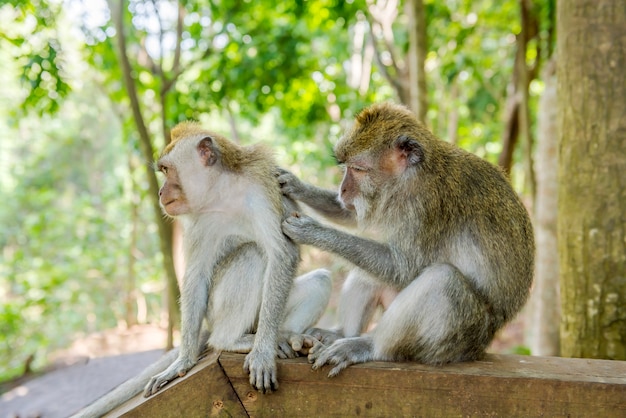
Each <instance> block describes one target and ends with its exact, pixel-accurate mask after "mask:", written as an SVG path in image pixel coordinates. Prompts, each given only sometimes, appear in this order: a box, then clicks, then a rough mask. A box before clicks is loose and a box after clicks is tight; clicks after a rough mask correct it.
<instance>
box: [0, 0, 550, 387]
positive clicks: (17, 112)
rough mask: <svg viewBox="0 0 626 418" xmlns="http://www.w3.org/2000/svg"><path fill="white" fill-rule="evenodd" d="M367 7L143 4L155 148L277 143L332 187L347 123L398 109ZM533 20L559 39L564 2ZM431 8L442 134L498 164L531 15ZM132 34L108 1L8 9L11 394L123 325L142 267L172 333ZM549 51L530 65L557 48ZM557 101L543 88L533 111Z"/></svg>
mask: <svg viewBox="0 0 626 418" xmlns="http://www.w3.org/2000/svg"><path fill="white" fill-rule="evenodd" d="M110 3H111V4H118V2H117V1H115V2H114V1H111V2H110ZM367 4H368V2H366V1H365V0H352V1H339V0H308V1H303V0H297V1H293V2H274V1H271V2H270V1H268V0H259V1H239V0H214V1H208V2H207V1H200V0H198V1H194V0H185V1H180V3H178V2H175V1H171V0H152V1H142V0H131V1H130V2H128V3H127V6H128V7H127V8H125V9H124V22H125V35H126V37H127V47H128V55H129V57H130V59H131V64H132V66H133V77H134V79H135V80H136V82H137V86H138V93H139V95H140V99H141V102H142V103H141V104H142V110H143V113H144V115H145V118H146V121H147V123H148V126H149V128H150V131H151V132H152V133H153V136H154V143H155V145H156V148H157V149H158V148H160V146H161V145H162V144H163V141H164V140H165V138H163V131H162V129H161V127H162V126H169V127H171V126H172V125H174V124H175V123H177V122H179V121H182V120H186V119H197V120H200V121H201V122H202V123H203V124H205V125H207V126H208V127H210V128H211V129H214V130H218V131H222V132H224V133H225V134H226V135H227V136H229V137H238V138H240V139H241V141H242V142H245V143H249V142H257V141H265V142H268V143H269V144H271V145H272V146H273V147H274V149H275V150H276V153H277V156H278V158H279V160H280V162H281V164H284V165H287V166H290V167H292V169H294V171H296V172H297V173H298V174H300V175H303V176H304V177H306V178H307V179H308V180H309V181H311V182H313V183H317V184H321V185H326V186H329V187H332V184H335V183H336V181H337V180H338V175H339V171H338V170H337V169H335V168H334V161H333V158H332V145H333V143H334V142H335V141H336V140H337V138H338V137H339V136H340V135H341V132H342V130H343V129H344V128H345V126H346V124H348V123H349V121H350V120H351V118H352V117H353V116H354V114H355V113H356V112H358V111H359V110H360V109H361V108H363V107H365V106H366V105H367V104H370V103H372V102H375V101H381V100H389V99H392V100H394V99H395V97H394V96H393V95H394V93H393V91H394V90H393V89H392V88H391V87H390V86H389V85H388V82H387V81H386V79H385V77H384V76H383V75H382V72H381V69H380V67H379V65H385V64H380V63H377V62H376V61H375V60H374V61H373V62H372V65H373V66H372V69H371V74H370V77H369V81H368V85H367V88H366V89H365V90H359V89H357V88H355V87H354V86H353V85H351V84H350V83H349V82H348V80H349V74H350V72H351V71H354V68H352V67H351V58H352V57H353V56H354V55H355V54H364V49H359V48H357V47H355V42H354V39H355V31H356V30H355V28H356V25H357V22H359V21H360V22H363V21H364V20H363V19H362V16H363V13H366V11H367ZM534 4H535V5H536V7H537V8H539V9H540V10H539V11H538V14H539V15H540V16H542V26H541V27H542V28H543V30H544V31H546V30H547V29H546V27H548V26H549V25H550V19H549V16H551V10H553V8H554V0H543V1H535V2H534ZM425 5H426V10H427V22H428V42H429V53H428V56H427V62H426V69H427V77H428V88H429V103H430V107H429V112H428V118H429V120H428V122H429V125H430V126H431V128H432V129H433V130H434V131H435V132H436V133H437V134H438V135H440V136H441V137H443V138H445V137H446V136H447V135H448V133H449V132H450V128H449V126H450V121H451V117H452V115H453V113H455V114H456V117H458V123H457V124H456V125H455V126H456V128H455V130H454V132H455V134H456V136H458V142H459V144H460V145H461V146H462V147H465V148H467V149H469V150H471V151H473V152H476V153H477V154H479V155H481V156H484V157H486V158H488V159H490V160H492V161H495V160H496V159H497V155H498V153H499V152H500V150H501V143H500V137H501V132H502V129H503V124H502V116H501V114H502V110H503V109H502V106H503V103H504V98H505V96H506V87H507V84H508V83H509V82H510V78H511V71H512V65H513V56H514V52H515V35H516V34H517V33H518V32H519V31H520V23H519V4H518V1H517V0H503V1H499V2H497V3H496V2H495V1H494V0H445V1H435V0H425ZM179 13H181V14H180V16H181V19H182V20H181V22H182V26H181V27H180V36H178V35H177V17H178V15H179ZM406 22H407V19H406V16H405V15H404V13H403V9H400V10H399V15H398V17H397V18H396V21H395V23H394V26H393V31H394V36H395V39H396V42H397V45H396V47H397V48H398V50H399V51H406V50H407V45H406V42H407V39H408V35H407V32H406ZM117 36H118V35H117V33H116V29H115V27H114V24H113V22H112V20H111V12H110V11H109V8H108V4H107V3H105V2H104V1H103V0H100V1H93V0H92V1H89V0H49V1H46V0H21V1H12V2H11V3H10V4H8V3H0V65H1V66H2V68H3V71H2V72H1V73H0V82H1V83H2V85H3V86H5V87H4V88H3V90H2V91H0V132H1V133H0V199H2V201H3V203H4V204H3V205H2V206H0V224H1V225H2V228H1V229H0V257H1V263H0V300H1V301H2V302H1V305H0V364H2V368H1V369H0V380H2V379H6V378H9V377H11V376H15V375H17V374H19V373H20V371H21V368H22V367H23V364H24V362H25V360H26V358H27V357H28V356H29V355H31V354H35V355H36V356H35V357H36V359H37V362H36V366H41V365H42V364H43V363H44V362H45V356H46V354H48V353H50V352H51V351H53V350H54V349H55V348H58V347H62V346H64V345H66V344H67V343H68V342H69V341H71V339H72V338H74V337H75V336H77V335H79V334H80V333H88V332H92V331H95V330H100V329H104V328H107V327H111V326H114V325H115V324H116V323H118V322H120V321H123V319H124V318H125V312H124V307H123V297H121V295H123V294H124V293H125V292H126V291H127V288H126V287H125V286H126V280H127V279H128V276H129V272H128V266H129V265H131V266H132V269H133V271H134V272H135V277H136V281H137V283H136V284H135V286H136V287H137V288H139V289H140V290H141V295H142V296H143V297H145V298H146V300H147V302H148V312H149V313H150V314H149V316H148V317H147V318H146V320H148V321H155V320H157V319H158V315H159V309H160V306H161V305H160V296H161V292H162V289H163V283H162V282H163V280H162V279H163V277H162V273H161V272H160V271H159V265H160V261H159V260H160V255H159V251H158V248H159V246H158V243H157V242H156V240H157V239H158V237H157V234H156V226H155V223H154V219H152V215H151V209H150V203H149V198H150V197H149V196H146V190H147V182H146V179H145V172H144V171H142V170H140V169H139V168H140V167H141V166H142V165H145V164H149V163H151V162H150V161H143V159H142V157H141V156H140V155H141V154H140V153H139V151H138V140H137V135H136V134H135V133H134V130H133V125H132V123H131V119H130V114H131V113H130V110H129V102H128V97H127V96H126V91H125V89H124V86H123V83H122V80H123V77H122V73H121V69H120V66H119V64H118V56H117V52H116V42H117ZM367 36H369V37H370V38H368V39H370V41H371V37H372V36H374V35H373V34H371V33H370V34H368V35H367ZM540 40H541V41H540V42H535V43H532V44H531V46H530V48H529V50H528V51H527V56H528V60H529V62H531V61H533V60H535V59H536V56H537V55H538V54H539V53H540V51H539V49H538V48H539V47H541V48H543V49H542V50H543V51H545V50H546V45H550V42H551V40H550V39H547V38H546V37H545V36H544V37H541V38H540ZM365 42H366V43H367V42H369V41H368V40H367V39H366V41H365ZM453 86H454V88H453ZM540 92H541V83H540V82H539V81H536V82H535V83H534V84H533V85H531V96H536V95H538V94H539V93H540ZM162 105H164V107H163V108H162ZM532 105H533V109H534V106H535V104H534V103H533V104H532ZM163 117H164V118H165V120H162V118H163ZM133 207H136V208H138V212H137V213H138V214H139V216H138V218H136V219H135V218H134V217H133V215H132V213H133ZM133 230H136V231H141V233H139V234H137V242H133V240H132V239H131V235H132V231H133ZM131 261H132V262H134V264H129V263H131Z"/></svg>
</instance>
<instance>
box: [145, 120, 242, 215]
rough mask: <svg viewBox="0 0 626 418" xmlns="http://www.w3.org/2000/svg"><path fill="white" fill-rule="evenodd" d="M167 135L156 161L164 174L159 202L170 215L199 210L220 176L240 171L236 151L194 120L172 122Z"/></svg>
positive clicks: (207, 199) (232, 145)
mask: <svg viewBox="0 0 626 418" xmlns="http://www.w3.org/2000/svg"><path fill="white" fill-rule="evenodd" d="M171 135H172V141H171V142H170V143H169V144H168V145H167V146H166V147H165V148H164V150H163V152H162V153H161V156H160V158H159V160H158V161H157V164H156V167H157V169H158V170H159V171H160V172H161V173H163V175H164V176H165V182H164V183H163V186H162V187H161V189H160V190H159V203H160V205H161V207H162V208H163V211H164V212H165V213H166V214H168V215H170V216H180V215H185V214H190V213H198V212H201V211H202V209H203V207H204V206H206V205H207V203H208V202H209V201H210V199H211V193H212V189H213V188H214V187H215V186H216V184H217V183H218V181H219V178H220V176H221V175H222V174H223V173H224V172H225V171H231V172H237V171H240V170H241V161H240V158H238V156H239V153H240V150H239V149H238V147H237V146H236V145H235V144H233V143H231V142H230V141H228V140H227V139H225V138H223V137H221V136H220V135H218V134H215V133H213V132H210V131H207V130H204V129H202V128H201V127H200V125H199V124H197V123H194V122H183V123H181V124H178V125H176V126H175V127H174V128H173V129H172V132H171ZM214 193H215V192H214Z"/></svg>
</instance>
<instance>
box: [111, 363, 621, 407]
mask: <svg viewBox="0 0 626 418" xmlns="http://www.w3.org/2000/svg"><path fill="white" fill-rule="evenodd" d="M244 357H245V356H244V355H241V354H232V353H222V354H217V353H211V354H209V355H208V356H207V357H206V358H204V359H203V360H202V361H201V362H200V363H199V364H198V365H197V366H196V367H194V368H193V369H192V370H191V371H190V373H189V374H188V375H187V376H185V377H184V378H182V379H177V380H175V381H174V382H172V383H171V384H169V385H168V386H167V387H166V388H164V389H163V390H162V391H161V392H159V393H158V394H157V395H155V396H153V397H151V398H148V399H144V398H143V397H141V396H138V397H136V398H134V399H132V400H131V401H129V402H128V403H126V404H125V405H123V406H122V407H120V408H118V409H116V410H114V411H112V412H111V413H110V414H109V415H107V416H120V415H121V416H124V417H148V416H149V417H170V416H171V417H183V416H184V417H206V416H214V415H228V416H242V417H245V416H254V417H278V416H285V417H295V416H357V415H364V416H387V417H400V416H428V417H449V416H485V415H488V416H502V417H516V416H520V417H522V416H523V417H531V416H550V417H553V416H570V417H590V416H594V417H624V416H626V362H621V361H610V360H589V359H564V358H556V357H529V356H513V355H506V356H505V355H487V357H486V358H485V359H484V360H483V361H477V362H470V363H457V364H450V365H445V366H440V367H436V366H426V365H423V364H418V363H408V362H407V363H381V362H373V363H366V364H360V365H355V366H351V367H349V368H348V369H346V370H344V371H343V372H342V373H341V374H340V375H339V376H337V377H335V378H332V379H331V378H328V377H327V376H326V375H327V373H328V370H329V368H327V367H325V368H324V369H323V370H319V371H314V370H312V369H311V366H310V365H309V364H308V363H307V362H306V360H305V359H302V358H300V359H294V360H279V361H278V373H279V374H278V377H279V382H280V388H279V389H278V391H277V392H275V393H272V394H266V395H263V394H260V393H258V392H256V391H255V390H254V389H252V388H251V386H250V384H249V383H248V376H247V374H246V373H244V371H243V359H244Z"/></svg>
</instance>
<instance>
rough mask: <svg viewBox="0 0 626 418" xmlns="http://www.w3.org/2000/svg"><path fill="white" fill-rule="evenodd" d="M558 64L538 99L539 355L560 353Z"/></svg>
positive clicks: (534, 342) (534, 317)
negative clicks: (557, 225)
mask: <svg viewBox="0 0 626 418" xmlns="http://www.w3.org/2000/svg"><path fill="white" fill-rule="evenodd" d="M555 70H556V68H555V63H554V61H550V62H549V63H548V65H547V66H546V67H545V69H544V71H543V77H542V78H543V80H544V83H545V90H544V92H543V94H542V96H541V98H540V99H539V109H538V112H537V113H538V120H537V149H536V153H535V163H536V175H537V195H536V197H535V206H534V217H535V222H534V223H535V242H536V246H537V254H536V256H535V283H534V286H533V291H532V294H531V299H530V304H529V305H530V306H529V307H530V309H529V311H528V316H527V318H529V319H530V320H529V321H528V327H527V329H528V340H529V343H528V345H529V347H530V352H531V353H532V354H533V355H536V356H558V355H559V353H560V349H559V322H560V316H561V313H560V309H559V251H558V245H557V234H556V223H557V203H558V201H557V193H558V178H557V173H558V157H557V144H558V134H557V116H558V115H557V105H558V103H557V96H556V74H555V72H556V71H555Z"/></svg>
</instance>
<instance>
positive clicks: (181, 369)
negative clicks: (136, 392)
mask: <svg viewBox="0 0 626 418" xmlns="http://www.w3.org/2000/svg"><path fill="white" fill-rule="evenodd" d="M195 364H196V362H195V361H191V360H185V359H181V358H180V357H178V358H177V359H176V360H175V361H174V363H172V364H171V365H170V367H168V368H167V369H165V371H163V372H161V373H159V374H157V375H155V376H152V378H151V379H150V381H149V382H148V384H147V385H146V388H145V389H144V392H143V396H144V397H146V398H147V397H149V396H151V395H154V394H155V393H157V392H158V391H159V390H160V389H161V388H162V387H163V386H164V385H165V384H167V383H168V382H170V381H172V380H174V379H176V378H177V377H183V376H184V375H186V374H187V372H188V371H189V370H190V369H191V368H192V367H193V366H194V365H195Z"/></svg>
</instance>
